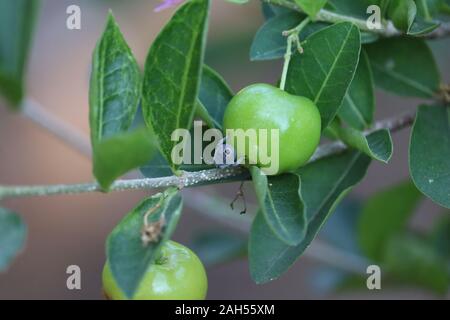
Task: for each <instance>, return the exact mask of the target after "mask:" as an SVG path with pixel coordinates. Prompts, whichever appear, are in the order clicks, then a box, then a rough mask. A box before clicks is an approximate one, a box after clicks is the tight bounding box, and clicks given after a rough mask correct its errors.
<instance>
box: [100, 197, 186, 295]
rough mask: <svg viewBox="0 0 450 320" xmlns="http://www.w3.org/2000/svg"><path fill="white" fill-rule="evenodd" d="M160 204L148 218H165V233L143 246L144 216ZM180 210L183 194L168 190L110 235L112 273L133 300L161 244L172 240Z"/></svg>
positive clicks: (136, 210)
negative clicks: (156, 240)
mask: <svg viewBox="0 0 450 320" xmlns="http://www.w3.org/2000/svg"><path fill="white" fill-rule="evenodd" d="M163 197H164V200H162V198H163ZM161 201H162V202H161ZM157 204H160V207H159V208H157V209H156V211H154V212H153V213H151V214H150V215H149V217H148V222H149V223H151V222H156V221H160V219H161V218H162V217H163V218H164V221H165V223H164V228H163V234H162V235H161V237H160V240H159V241H158V242H151V243H149V244H148V245H147V246H144V245H143V243H142V240H141V230H142V227H143V225H144V216H145V214H146V213H147V212H148V210H150V209H152V208H155V206H156V205H157ZM181 207H182V199H181V195H180V193H179V192H178V191H177V190H176V189H168V190H166V192H165V193H164V194H160V193H159V194H156V195H154V196H152V197H151V198H148V199H146V200H144V201H143V202H141V203H140V204H139V205H138V206H137V207H136V208H134V209H133V210H132V211H131V212H130V213H128V214H127V215H126V216H125V218H124V219H123V220H122V221H121V222H120V223H119V224H118V225H117V226H116V227H115V228H114V230H113V231H112V232H111V234H110V235H109V237H108V240H107V245H106V254H107V257H108V261H109V265H110V267H111V272H112V274H113V276H114V278H115V279H116V281H117V284H118V286H119V287H120V288H121V289H122V290H123V292H124V294H125V295H126V296H127V297H128V298H132V297H133V295H134V293H135V291H136V290H137V288H138V287H139V284H140V282H141V279H142V278H143V276H144V274H145V272H146V271H147V270H148V268H149V267H150V266H151V264H152V263H153V262H154V260H155V259H156V258H157V256H158V253H159V250H160V248H161V245H162V244H163V243H164V242H165V241H167V240H168V239H170V237H171V235H172V233H173V232H174V230H175V227H176V225H177V223H178V219H179V217H180V214H181Z"/></svg>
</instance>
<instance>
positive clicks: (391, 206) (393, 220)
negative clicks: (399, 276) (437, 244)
mask: <svg viewBox="0 0 450 320" xmlns="http://www.w3.org/2000/svg"><path fill="white" fill-rule="evenodd" d="M420 199H421V194H420V192H419V191H418V190H417V189H416V187H414V185H413V184H412V183H411V182H410V181H408V182H404V183H401V184H398V185H395V186H392V187H389V188H387V189H385V190H383V191H381V192H378V193H376V194H375V195H373V196H372V197H370V198H369V199H368V200H367V202H366V204H365V206H364V208H363V212H362V214H361V216H360V218H359V223H358V241H359V244H360V247H361V249H362V251H363V252H364V254H365V255H367V256H368V257H369V258H370V259H372V260H374V261H377V262H379V261H380V260H381V259H382V257H383V254H384V251H385V249H386V244H387V243H388V242H389V241H390V239H391V238H392V237H393V236H394V235H396V234H398V233H399V232H401V231H402V230H403V229H404V228H405V227H406V224H407V222H408V220H409V218H410V216H411V215H412V213H413V212H414V209H415V208H416V207H417V205H418V203H419V201H420Z"/></svg>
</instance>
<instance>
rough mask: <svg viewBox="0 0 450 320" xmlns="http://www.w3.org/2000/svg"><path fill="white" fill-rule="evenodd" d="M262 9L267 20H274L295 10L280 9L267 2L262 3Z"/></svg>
mask: <svg viewBox="0 0 450 320" xmlns="http://www.w3.org/2000/svg"><path fill="white" fill-rule="evenodd" d="M261 9H262V13H263V16H264V18H265V19H266V20H268V19H270V18H273V17H275V16H276V15H279V14H283V13H287V12H293V10H291V9H288V8H285V7H280V6H275V5H272V4H268V3H267V2H263V1H261Z"/></svg>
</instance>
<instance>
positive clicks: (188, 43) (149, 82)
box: [142, 0, 209, 170]
mask: <svg viewBox="0 0 450 320" xmlns="http://www.w3.org/2000/svg"><path fill="white" fill-rule="evenodd" d="M208 13H209V0H191V1H188V2H187V3H186V4H184V5H183V6H182V7H181V8H180V9H178V10H177V12H176V13H175V15H174V16H173V17H172V19H171V20H170V21H169V22H168V23H167V24H166V26H165V27H164V28H163V30H162V31H161V32H160V33H159V35H158V37H157V38H156V40H155V41H154V43H153V45H152V47H151V48H150V51H149V53H148V56H147V60H146V63H145V71H144V83H143V91H142V109H143V112H144V119H145V122H146V123H147V125H148V126H150V127H151V128H153V131H154V133H155V135H156V137H157V138H158V142H159V148H160V150H161V153H162V155H163V156H164V157H165V158H166V160H167V161H168V162H169V164H170V165H171V168H172V169H173V170H176V169H177V166H176V165H174V164H173V163H172V161H171V152H172V148H173V147H174V146H175V145H176V142H173V141H171V135H172V133H173V131H174V130H176V129H189V128H190V127H191V124H192V119H193V117H194V113H195V108H196V100H197V94H198V91H199V88H200V78H201V71H202V65H203V56H204V48H205V42H206V31H207V22H208Z"/></svg>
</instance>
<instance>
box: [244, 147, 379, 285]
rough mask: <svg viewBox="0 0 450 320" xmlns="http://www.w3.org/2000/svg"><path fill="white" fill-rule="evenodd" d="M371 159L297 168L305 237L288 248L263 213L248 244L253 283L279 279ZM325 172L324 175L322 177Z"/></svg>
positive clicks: (349, 156) (346, 156) (350, 155)
mask: <svg viewBox="0 0 450 320" xmlns="http://www.w3.org/2000/svg"><path fill="white" fill-rule="evenodd" d="M369 164H370V158H369V157H367V156H366V155H364V154H362V153H359V152H346V153H343V154H340V155H336V156H332V157H329V158H325V159H322V160H319V161H316V162H313V163H311V164H308V165H306V166H305V167H303V168H300V169H299V170H298V171H297V173H298V174H299V175H300V180H301V196H302V197H301V199H302V201H303V204H304V212H305V214H306V216H307V221H308V224H307V234H306V237H305V238H304V239H303V241H302V242H301V243H300V244H299V245H298V246H289V245H287V244H286V243H284V242H283V241H281V240H280V239H279V238H278V237H277V236H276V235H275V234H274V233H273V232H272V230H271V228H270V227H269V225H268V224H267V222H266V219H265V218H264V215H263V214H262V213H259V214H258V215H257V216H256V218H255V220H254V222H253V225H252V230H251V233H250V241H249V257H250V273H251V276H252V278H253V280H254V281H255V282H256V283H265V282H268V281H270V280H273V279H275V278H277V277H279V276H280V275H281V274H282V273H284V272H285V271H286V270H287V269H289V267H290V266H291V265H292V264H293V263H294V262H295V260H296V259H297V258H298V257H299V256H300V255H301V254H302V253H303V252H304V251H305V249H306V248H307V247H308V246H309V244H310V243H311V241H312V240H313V239H314V238H315V236H316V234H317V233H318V231H319V230H320V228H321V226H322V225H323V224H324V223H325V221H326V220H327V218H328V216H329V215H330V213H331V212H333V211H334V208H335V207H336V205H337V203H339V201H340V200H341V199H342V198H343V197H344V195H345V194H347V193H348V192H349V191H350V189H351V188H352V187H353V186H354V185H355V184H357V183H358V182H359V181H361V180H362V178H363V177H364V175H365V173H366V171H367V168H368V166H369ZM324 172H326V174H324Z"/></svg>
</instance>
